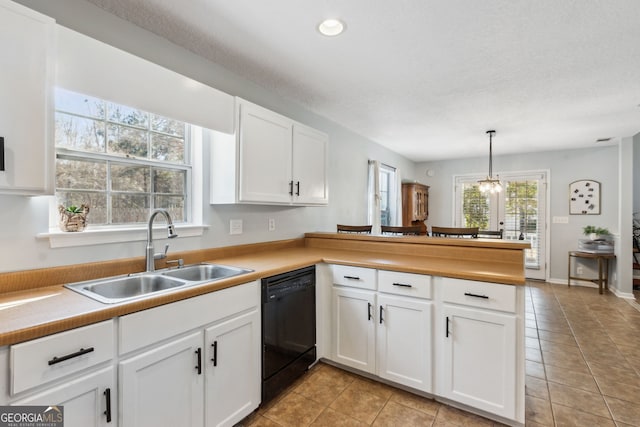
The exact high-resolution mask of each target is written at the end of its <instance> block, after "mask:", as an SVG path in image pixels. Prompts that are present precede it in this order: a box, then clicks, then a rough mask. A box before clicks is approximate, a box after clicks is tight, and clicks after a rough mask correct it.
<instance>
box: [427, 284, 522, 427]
mask: <svg viewBox="0 0 640 427" xmlns="http://www.w3.org/2000/svg"><path fill="white" fill-rule="evenodd" d="M437 284H438V286H437V287H438V290H439V293H440V295H441V297H440V298H441V311H440V318H441V321H442V330H441V331H440V333H439V337H440V338H439V340H438V341H437V342H438V347H439V349H440V350H439V351H441V359H440V366H439V369H438V373H439V375H440V378H441V381H440V390H439V394H440V395H442V396H443V397H446V398H448V399H451V400H454V401H456V402H460V403H463V404H465V405H469V406H471V407H473V408H477V409H480V410H483V411H486V412H489V413H491V414H495V415H498V416H501V417H504V418H507V419H510V420H517V421H519V422H524V349H523V346H524V344H523V335H524V330H523V329H522V328H523V326H522V321H521V320H519V317H521V316H522V315H523V314H522V313H521V310H523V309H524V295H523V294H522V292H521V291H522V289H518V287H516V286H509V285H500V284H496V283H486V282H477V281H472V280H461V279H451V278H439V280H438V283H437ZM519 307H520V308H519ZM519 328H520V329H522V330H520V329H519Z"/></svg>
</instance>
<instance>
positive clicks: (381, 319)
mask: <svg viewBox="0 0 640 427" xmlns="http://www.w3.org/2000/svg"><path fill="white" fill-rule="evenodd" d="M383 320H384V319H383V318H382V306H380V324H381V325H382V321H383Z"/></svg>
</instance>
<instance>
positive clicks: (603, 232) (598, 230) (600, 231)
mask: <svg viewBox="0 0 640 427" xmlns="http://www.w3.org/2000/svg"><path fill="white" fill-rule="evenodd" d="M582 232H583V233H584V235H585V236H588V235H589V234H597V235H599V236H608V235H609V234H611V233H610V232H609V230H608V229H606V228H602V227H596V226H595V225H587V226H585V227H584V228H583V229H582Z"/></svg>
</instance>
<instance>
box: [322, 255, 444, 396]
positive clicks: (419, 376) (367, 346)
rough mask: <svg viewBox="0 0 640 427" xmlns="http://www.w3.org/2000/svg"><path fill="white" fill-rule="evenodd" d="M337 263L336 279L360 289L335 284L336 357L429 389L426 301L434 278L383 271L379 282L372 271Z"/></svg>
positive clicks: (429, 309)
mask: <svg viewBox="0 0 640 427" xmlns="http://www.w3.org/2000/svg"><path fill="white" fill-rule="evenodd" d="M336 267H337V268H335V269H334V273H335V272H336V271H338V272H339V274H338V275H336V274H334V283H337V282H341V278H344V277H347V278H348V279H350V280H351V281H353V282H354V283H357V286H358V288H350V287H345V286H334V287H333V295H334V298H333V310H334V311H333V313H334V322H333V326H334V352H333V360H334V361H335V362H338V363H341V364H343V365H346V366H350V367H352V368H356V369H359V370H361V371H364V372H368V373H371V374H376V375H377V376H379V377H381V378H385V379H387V380H390V381H393V382H395V383H398V384H403V385H406V386H409V387H412V388H415V389H417V390H421V391H427V392H430V391H431V388H432V373H431V367H432V357H431V354H432V339H431V330H432V303H431V302H430V301H428V300H426V299H424V298H425V295H426V296H429V295H430V294H431V290H430V288H431V283H430V277H429V276H421V275H416V274H409V273H397V272H389V271H378V272H377V273H378V275H377V278H378V280H377V282H376V280H375V277H374V278H373V279H371V278H369V277H370V274H369V273H370V272H371V270H370V271H369V272H366V271H362V269H358V268H353V270H352V271H349V267H346V266H336ZM373 271H374V272H375V270H373ZM355 278H357V279H355ZM342 283H350V282H342ZM394 284H395V286H394ZM362 287H365V288H368V289H371V288H373V289H379V290H380V291H384V292H374V291H371V290H366V289H361V288H362ZM417 289H421V290H420V292H417V293H416V290H417ZM405 295H411V297H407V296H405ZM416 295H418V296H419V297H417V298H414V297H413V296H416Z"/></svg>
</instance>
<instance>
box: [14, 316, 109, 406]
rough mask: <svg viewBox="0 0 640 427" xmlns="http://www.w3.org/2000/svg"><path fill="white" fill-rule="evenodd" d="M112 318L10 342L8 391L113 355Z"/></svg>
mask: <svg viewBox="0 0 640 427" xmlns="http://www.w3.org/2000/svg"><path fill="white" fill-rule="evenodd" d="M113 342H114V327H113V320H107V321H105V322H101V323H96V324H94V325H89V326H84V327H82V328H78V329H72V330H70V331H66V332H61V333H59V334H55V335H50V336H47V337H43V338H39V339H36V340H33V341H28V342H25V343H22V344H16V345H13V346H11V350H10V364H11V393H12V394H16V393H19V392H21V391H24V390H27V389H29V388H32V387H35V386H38V385H40V384H44V383H46V382H49V381H52V380H55V379H58V378H61V377H64V376H65V375H69V374H72V373H75V372H79V371H81V370H83V369H85V368H88V367H91V366H94V365H97V364H98V363H101V362H105V361H107V360H110V359H111V358H113V354H114V348H113Z"/></svg>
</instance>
